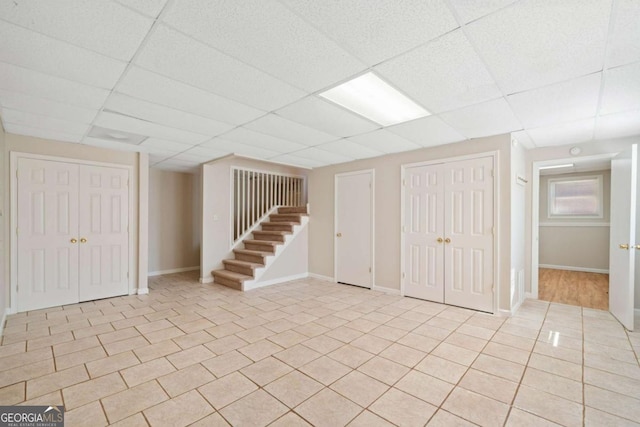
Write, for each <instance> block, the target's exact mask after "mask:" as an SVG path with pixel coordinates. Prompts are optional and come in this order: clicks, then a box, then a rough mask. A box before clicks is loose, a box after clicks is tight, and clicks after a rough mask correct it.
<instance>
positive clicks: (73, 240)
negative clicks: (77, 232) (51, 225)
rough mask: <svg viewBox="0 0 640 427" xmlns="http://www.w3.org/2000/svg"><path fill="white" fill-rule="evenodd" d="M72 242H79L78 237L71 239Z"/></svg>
mask: <svg viewBox="0 0 640 427" xmlns="http://www.w3.org/2000/svg"><path fill="white" fill-rule="evenodd" d="M70 242H71V243H78V239H75V238H73V239H71V240H70Z"/></svg>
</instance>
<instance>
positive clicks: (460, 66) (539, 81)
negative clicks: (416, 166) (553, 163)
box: [0, 0, 640, 171]
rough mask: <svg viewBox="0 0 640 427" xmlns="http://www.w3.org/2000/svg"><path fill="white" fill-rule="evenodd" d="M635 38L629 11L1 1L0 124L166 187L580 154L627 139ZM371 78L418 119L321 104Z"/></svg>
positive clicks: (605, 4)
mask: <svg viewBox="0 0 640 427" xmlns="http://www.w3.org/2000/svg"><path fill="white" fill-rule="evenodd" d="M639 22H640V2H638V1H637V0H563V1H548V0H538V1H536V0H521V1H514V0H492V1H470V0H430V1H425V0H406V1H402V2H400V1H387V0H313V1H300V0H280V1H276V0H243V1H221V0H218V1H216V0H118V1H115V0H103V1H99V2H97V1H95V0H69V1H64V2H57V1H56V2H53V1H50V0H29V1H27V0H0V40H1V42H0V117H1V118H2V124H3V126H4V128H5V130H6V131H7V132H10V133H14V134H20V135H31V136H36V137H41V138H47V139H54V140H62V141H68V142H73V143H79V144H88V145H94V146H100V147H106V148H111V149H117V150H127V151H140V152H146V153H149V155H150V159H151V164H152V165H153V166H154V167H159V168H164V169H169V170H176V171H193V170H194V169H195V168H196V167H197V165H199V164H201V163H203V162H207V161H210V160H212V159H215V158H218V157H222V156H225V155H228V154H231V153H236V154H242V155H245V156H251V157H255V158H260V159H266V160H270V161H275V162H281V163H286V164H291V165H297V166H301V167H306V168H314V167H320V166H324V165H329V164H335V163H342V162H347V161H351V160H355V159H362V158H368V157H375V156H381V155H384V154H388V153H395V152H400V151H407V150H415V149H417V148H420V147H429V146H435V145H442V144H448V143H452V142H458V141H464V140H468V139H472V138H478V137H483V136H489V135H497V134H503V133H509V132H512V133H514V135H515V136H516V138H518V139H519V140H520V141H521V142H522V143H523V144H524V145H526V146H528V148H534V147H543V146H553V145H565V144H580V143H585V142H589V141H592V140H594V139H598V140H606V139H609V138H619V137H627V136H633V135H640V25H638V23H639ZM369 71H373V72H374V73H376V74H377V75H378V76H380V77H381V78H383V79H384V80H386V81H387V82H388V83H390V84H391V85H393V86H394V87H396V88H397V89H399V90H400V91H402V92H403V93H404V94H406V95H408V96H409V97H410V98H411V99H413V100H414V101H416V102H417V103H419V104H420V105H421V106H423V107H424V108H426V109H427V110H429V111H430V112H431V113H432V115H431V116H428V117H425V118H421V119H417V120H414V121H411V122H406V123H402V124H399V125H394V126H388V127H383V126H381V125H379V124H377V123H374V122H372V121H370V120H367V119H365V118H363V117H361V116H358V115H357V114H355V113H352V112H350V111H347V110H345V109H343V108H342V107H339V106H337V105H335V104H332V103H331V102H329V101H326V100H324V99H322V98H321V97H319V96H318V93H320V92H322V91H324V90H326V89H328V88H331V87H333V86H335V85H337V84H340V83H342V82H344V81H346V80H349V79H350V78H353V77H356V76H359V75H362V74H363V73H365V72H369ZM109 135H116V136H118V137H120V139H118V138H111V137H110V136H109ZM124 136H134V137H132V138H124ZM140 141H141V142H140Z"/></svg>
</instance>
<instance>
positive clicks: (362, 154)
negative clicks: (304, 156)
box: [294, 139, 384, 159]
mask: <svg viewBox="0 0 640 427" xmlns="http://www.w3.org/2000/svg"><path fill="white" fill-rule="evenodd" d="M316 148H318V149H320V150H325V151H329V152H330V153H335V154H340V155H342V156H345V157H350V158H352V159H367V158H369V157H378V156H382V155H383V154H384V153H383V152H382V151H377V150H374V149H372V148H370V147H367V146H365V145H362V144H356V143H355V142H352V141H349V140H347V139H341V140H338V141H333V142H327V143H325V144H321V145H318V146H317V147H316ZM294 154H295V153H294Z"/></svg>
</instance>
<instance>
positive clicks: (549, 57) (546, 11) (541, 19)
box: [467, 0, 611, 93]
mask: <svg viewBox="0 0 640 427" xmlns="http://www.w3.org/2000/svg"><path fill="white" fill-rule="evenodd" d="M610 10H611V0H563V1H553V2H549V1H546V0H523V1H520V2H518V3H516V4H514V5H513V6H511V7H507V8H505V9H502V10H500V11H498V12H496V13H494V14H492V15H489V16H487V17H485V18H482V19H479V20H477V21H474V22H472V23H471V24H469V25H468V26H467V33H468V34H469V37H470V38H471V39H472V40H473V41H474V44H475V45H476V46H477V48H478V50H479V52H480V54H481V55H482V57H483V58H484V60H485V61H486V62H487V65H488V67H489V68H490V70H491V71H492V73H493V75H494V76H495V78H496V79H497V80H498V84H499V85H500V87H501V88H502V89H503V90H505V92H506V93H514V92H520V91H524V90H528V89H533V88H536V87H540V86H544V85H548V84H551V83H555V82H559V81H563V80H568V79H570V78H572V77H578V76H582V75H586V74H590V73H593V72H597V71H600V70H601V69H602V61H603V58H604V48H605V43H606V38H607V37H606V36H607V27H608V23H609V15H610V13H609V12H610Z"/></svg>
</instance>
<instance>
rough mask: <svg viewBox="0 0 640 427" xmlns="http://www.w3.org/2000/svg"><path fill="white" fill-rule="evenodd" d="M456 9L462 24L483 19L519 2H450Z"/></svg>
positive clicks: (473, 0) (472, 0)
mask: <svg viewBox="0 0 640 427" xmlns="http://www.w3.org/2000/svg"><path fill="white" fill-rule="evenodd" d="M449 1H450V2H451V4H452V5H453V7H454V8H455V10H456V12H458V15H460V19H462V22H464V23H468V22H471V21H475V20H476V19H478V18H482V17H483V16H486V15H488V14H490V13H493V12H495V11H496V10H499V9H502V8H504V7H507V6H509V5H511V4H513V3H515V2H516V1H517V0H489V1H478V0H449Z"/></svg>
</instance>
